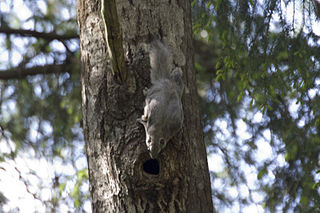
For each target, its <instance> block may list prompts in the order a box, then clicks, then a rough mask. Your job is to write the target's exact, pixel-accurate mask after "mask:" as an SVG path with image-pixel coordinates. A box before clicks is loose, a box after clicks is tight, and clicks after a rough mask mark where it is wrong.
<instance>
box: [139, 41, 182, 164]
mask: <svg viewBox="0 0 320 213" xmlns="http://www.w3.org/2000/svg"><path fill="white" fill-rule="evenodd" d="M149 57H150V66H151V72H150V78H151V83H152V86H151V87H150V88H149V89H148V90H146V91H144V94H145V95H146V100H145V107H144V114H143V115H142V116H141V119H138V121H139V122H140V123H141V124H143V126H144V128H145V132H146V144H147V148H148V150H149V153H150V156H151V158H153V159H154V158H157V157H158V155H159V153H160V152H161V151H162V150H163V149H164V148H165V147H166V145H167V143H168V141H169V140H170V139H171V138H172V137H173V136H175V135H176V134H177V133H178V131H179V130H180V129H181V127H182V123H183V109H182V103H181V97H182V94H183V89H184V84H183V81H182V70H181V69H180V68H178V67H177V68H175V69H173V70H172V65H173V61H172V55H171V53H170V52H169V50H168V49H167V47H166V46H164V44H163V43H161V42H160V41H153V42H152V43H151V46H150V54H149Z"/></svg>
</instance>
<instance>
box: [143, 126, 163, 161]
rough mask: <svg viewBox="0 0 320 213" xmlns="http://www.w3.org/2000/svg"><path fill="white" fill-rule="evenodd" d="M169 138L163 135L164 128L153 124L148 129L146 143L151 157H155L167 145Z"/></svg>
mask: <svg viewBox="0 0 320 213" xmlns="http://www.w3.org/2000/svg"><path fill="white" fill-rule="evenodd" d="M167 142H168V140H167V139H166V138H164V137H163V133H162V130H161V129H160V128H156V127H155V126H151V127H149V128H148V129H147V131H146V144H147V147H148V150H149V154H150V157H151V158H152V159H155V158H157V157H158V155H159V153H160V152H161V150H162V149H164V147H165V146H166V144H167Z"/></svg>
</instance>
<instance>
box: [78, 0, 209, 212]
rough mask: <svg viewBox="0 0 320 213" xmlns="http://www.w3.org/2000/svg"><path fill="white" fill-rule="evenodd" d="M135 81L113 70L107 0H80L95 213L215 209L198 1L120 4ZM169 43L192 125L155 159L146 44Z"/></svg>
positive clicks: (129, 67)
mask: <svg viewBox="0 0 320 213" xmlns="http://www.w3.org/2000/svg"><path fill="white" fill-rule="evenodd" d="M116 4H117V11H118V16H119V22H120V27H121V30H122V32H123V46H124V47H123V48H124V52H125V60H126V64H127V71H128V75H129V76H131V77H130V79H131V80H130V81H128V83H127V84H118V83H117V82H116V81H115V80H114V79H115V78H114V76H113V75H112V72H111V65H110V59H109V56H108V51H107V46H106V41H105V39H104V26H103V21H102V18H101V13H100V9H101V5H100V0H78V22H79V26H80V47H81V60H82V64H83V72H82V78H81V80H82V109H83V130H84V136H85V141H86V151H87V157H88V166H89V178H90V192H91V196H92V207H93V212H129V213H131V212H195V213H198V212H212V211H213V206H212V200H211V186H210V180H209V173H208V165H207V156H206V150H205V145H204V141H203V135H202V127H201V125H200V113H199V103H198V96H197V92H196V86H195V72H194V67H193V49H192V29H191V15H190V1H185V0H117V1H116ZM153 39H161V40H162V41H163V42H164V43H165V44H166V45H167V46H168V47H169V49H170V50H171V51H172V53H173V58H174V64H175V66H179V67H181V68H182V70H183V72H184V73H183V78H184V83H185V85H186V90H185V93H184V95H183V105H184V114H185V119H184V127H183V129H182V131H181V133H180V134H179V135H178V136H177V137H175V138H174V139H173V140H171V141H169V143H168V145H167V147H166V148H165V149H164V150H163V152H162V153H161V154H160V155H159V157H158V159H157V160H155V161H149V160H150V157H149V154H148V151H147V148H146V145H145V133H144V129H143V126H142V125H140V124H138V123H137V121H136V120H137V118H139V117H140V116H141V115H142V114H143V106H144V99H145V97H144V95H143V89H144V88H145V87H149V86H150V72H149V70H150V64H149V57H148V52H147V51H146V48H145V46H146V45H145V44H147V43H149V42H150V41H151V40H153Z"/></svg>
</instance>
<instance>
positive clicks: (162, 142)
mask: <svg viewBox="0 0 320 213" xmlns="http://www.w3.org/2000/svg"><path fill="white" fill-rule="evenodd" d="M160 145H161V146H163V145H164V139H163V138H160Z"/></svg>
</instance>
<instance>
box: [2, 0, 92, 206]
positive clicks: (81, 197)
mask: <svg viewBox="0 0 320 213" xmlns="http://www.w3.org/2000/svg"><path fill="white" fill-rule="evenodd" d="M21 3H22V4H21ZM0 5H2V7H0V8H1V10H2V11H0V13H1V14H5V16H1V26H0V29H2V32H3V33H0V49H1V50H0V52H6V53H8V57H7V58H6V59H5V57H2V56H1V59H0V69H1V70H4V71H5V70H10V71H16V70H19V69H21V70H24V69H25V68H31V67H34V66H38V65H47V64H51V65H59V64H65V65H66V66H65V70H66V71H67V72H65V73H61V74H58V73H57V74H47V75H42V74H40V75H34V76H27V77H25V78H23V79H19V76H17V77H16V78H14V79H10V80H6V81H0V127H1V130H0V143H1V144H3V146H2V147H5V148H6V149H5V150H0V161H1V162H0V166H1V165H4V166H5V165H7V164H6V163H7V162H21V159H23V160H24V161H26V162H29V161H30V160H37V159H39V161H41V160H44V159H45V160H46V162H48V163H49V164H50V165H52V167H55V168H54V172H53V171H51V170H50V172H49V174H48V176H49V177H51V178H52V179H53V181H52V183H50V184H49V185H48V183H47V180H42V177H40V176H37V175H36V172H31V168H29V172H25V171H28V168H23V169H22V170H21V168H20V166H19V163H16V167H15V168H16V171H17V172H20V173H19V176H20V178H19V179H20V181H21V182H24V183H25V184H26V188H27V191H28V192H27V193H30V194H31V195H32V196H33V197H34V198H35V199H38V200H41V201H42V202H43V205H44V206H45V208H46V209H47V211H51V212H56V211H60V210H61V209H60V208H61V206H62V205H63V204H65V205H67V206H68V207H69V209H70V210H71V209H73V208H76V209H78V210H81V211H84V210H83V205H84V202H85V201H88V200H89V198H88V189H86V188H85V185H88V178H87V175H85V174H84V173H86V168H83V166H85V167H86V162H85V161H84V162H85V163H82V165H79V159H80V158H82V159H84V157H85V155H84V151H83V149H84V147H83V145H84V141H83V136H82V132H81V131H82V130H81V127H80V121H81V100H80V67H79V64H80V63H79V60H80V59H79V53H78V52H79V45H78V43H79V41H78V38H77V33H78V27H77V23H76V16H75V15H76V7H75V2H74V1H60V0H56V1H36V2H35V1H31V0H25V1H23V2H20V3H17V2H16V1H1V2H0ZM22 10H23V11H24V13H19V11H22ZM7 29H17V30H21V29H26V30H29V29H30V30H31V31H37V32H41V33H44V34H45V33H48V35H53V36H52V37H46V36H43V37H42V36H40V37H36V38H32V36H30V37H28V36H26V35H25V34H23V33H22V34H20V33H16V34H7V33H6V32H7ZM54 35H57V36H63V37H68V36H69V38H66V39H64V38H63V37H62V38H57V39H55V38H54ZM72 38H74V39H72ZM71 65H72V66H71ZM70 67H71V68H70ZM5 144H6V145H5ZM12 165H14V164H12ZM67 166H70V167H71V168H72V169H71V170H70V168H69V169H68V170H66V169H63V168H66V167H67ZM0 168H1V167H0ZM20 170H21V171H20ZM39 170H40V172H41V170H43V168H39ZM61 170H62V171H61ZM5 172H7V173H5ZM38 172H39V171H38ZM53 173H54V174H53ZM73 173H74V174H78V175H76V176H74V174H73ZM31 174H33V177H34V178H38V181H39V183H38V185H34V184H33V183H32V182H29V181H28V179H29V178H30V175H31ZM79 174H80V175H79ZM1 175H2V174H1ZM3 175H10V173H9V172H8V171H5V170H3ZM0 181H1V180H0ZM29 187H30V188H34V187H37V188H38V191H34V190H28V188H29ZM80 187H82V188H80ZM44 188H49V189H50V188H51V189H50V190H51V198H46V197H45V196H44V197H43V196H42V195H41V193H40V191H41V190H42V189H44ZM70 191H72V193H70ZM1 192H2V193H4V196H5V195H6V193H5V192H3V191H1ZM1 192H0V195H2V194H1ZM21 196H22V195H21ZM16 197H20V195H17V196H16ZM6 201H7V199H2V200H1V202H4V203H5V202H6ZM70 203H71V204H70ZM72 203H73V204H72ZM3 205H4V204H3ZM3 205H1V206H3ZM11 208H14V206H13V207H11ZM12 210H13V209H12ZM0 211H1V209H0ZM40 211H41V210H40Z"/></svg>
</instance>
